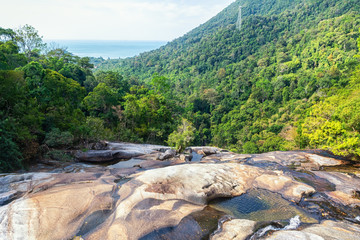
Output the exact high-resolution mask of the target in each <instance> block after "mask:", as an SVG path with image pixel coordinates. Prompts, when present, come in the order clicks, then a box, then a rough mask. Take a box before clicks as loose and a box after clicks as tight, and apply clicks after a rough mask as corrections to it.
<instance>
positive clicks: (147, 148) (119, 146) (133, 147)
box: [107, 142, 171, 154]
mask: <svg viewBox="0 0 360 240" xmlns="http://www.w3.org/2000/svg"><path fill="white" fill-rule="evenodd" d="M107 149H108V150H124V151H130V152H133V151H135V152H141V153H143V154H150V153H153V152H165V151H166V150H168V149H171V148H170V147H166V146H161V145H151V144H135V143H116V142H108V143H107Z"/></svg>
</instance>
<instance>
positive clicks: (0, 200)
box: [0, 191, 17, 206]
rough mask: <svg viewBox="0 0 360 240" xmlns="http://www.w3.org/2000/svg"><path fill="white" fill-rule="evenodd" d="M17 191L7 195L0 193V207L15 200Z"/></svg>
mask: <svg viewBox="0 0 360 240" xmlns="http://www.w3.org/2000/svg"><path fill="white" fill-rule="evenodd" d="M16 195H17V191H10V192H6V193H0V206H2V205H5V204H7V203H8V202H10V201H12V200H13V199H15V197H16Z"/></svg>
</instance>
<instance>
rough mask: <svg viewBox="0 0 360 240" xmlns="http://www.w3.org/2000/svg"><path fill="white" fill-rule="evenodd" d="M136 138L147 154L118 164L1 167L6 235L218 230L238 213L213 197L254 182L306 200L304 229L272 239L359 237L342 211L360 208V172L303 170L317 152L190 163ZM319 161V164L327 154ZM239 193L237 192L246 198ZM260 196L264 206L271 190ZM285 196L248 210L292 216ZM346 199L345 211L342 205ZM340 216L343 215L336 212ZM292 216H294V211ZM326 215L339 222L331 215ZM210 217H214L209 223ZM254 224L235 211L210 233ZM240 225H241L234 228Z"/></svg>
mask: <svg viewBox="0 0 360 240" xmlns="http://www.w3.org/2000/svg"><path fill="white" fill-rule="evenodd" d="M127 146H129V145H127ZM130 146H131V147H130V148H132V149H135V148H137V149H142V150H141V151H142V154H143V155H141V156H139V157H136V158H133V159H132V160H130V161H129V162H123V163H122V164H121V165H120V164H119V165H118V166H117V167H116V165H112V166H109V167H104V166H96V165H94V166H93V167H92V166H91V165H89V166H88V165H86V167H82V165H81V166H78V164H74V165H73V166H72V165H69V166H66V167H64V168H63V169H62V170H61V171H60V173H26V174H10V175H7V176H6V175H2V176H1V177H0V200H2V204H3V206H1V207H0V223H1V224H0V239H6V240H13V239H29V240H33V239H36V240H48V239H53V240H57V239H59V240H60V239H61V240H62V239H72V238H73V237H74V236H81V237H82V238H83V239H85V240H95V239H96V240H98V239H109V240H113V239H124V240H125V239H130V240H132V239H134V240H135V239H140V240H145V239H161V237H160V236H164V237H165V236H166V238H167V239H181V240H182V239H196V240H200V239H204V238H207V237H209V234H211V233H212V232H213V231H215V230H216V227H217V221H218V220H219V219H220V218H221V217H223V216H225V215H227V214H231V213H232V212H231V211H230V210H229V211H230V212H227V213H225V212H224V211H222V210H219V209H214V208H212V207H211V206H208V204H209V201H211V200H213V199H219V198H226V197H231V198H232V199H235V198H233V197H236V196H240V195H241V197H242V196H246V195H248V194H250V193H251V192H252V190H258V191H260V192H262V193H263V194H268V195H267V196H270V195H271V194H270V193H274V194H276V195H277V198H276V199H280V200H281V202H285V203H288V204H291V205H292V207H293V208H294V209H296V208H298V209H299V211H295V212H296V213H297V212H300V213H301V212H305V213H304V215H303V216H302V215H300V219H301V220H302V221H303V222H305V223H307V224H309V226H308V227H306V228H304V229H301V230H300V231H295V230H292V231H279V232H275V233H273V234H272V235H271V236H269V239H292V238H295V239H296V237H297V238H299V239H303V238H309V239H320V238H322V239H332V238H330V237H333V236H336V237H337V238H334V239H341V237H348V238H343V239H352V237H358V234H359V229H358V227H359V225H356V224H353V223H350V222H346V221H344V219H350V218H351V219H355V217H356V216H359V215H360V214H359V211H358V210H357V209H356V208H353V209H352V208H351V207H352V206H358V205H357V204H358V202H357V201H358V200H359V199H357V196H358V190H359V186H360V182H359V179H358V178H357V177H356V176H355V175H350V174H345V173H340V172H336V173H335V172H325V171H322V170H321V168H318V169H316V171H301V172H296V171H295V169H302V170H303V169H304V167H303V166H302V165H303V164H306V163H309V162H310V161H312V160H309V157H308V154H315V153H309V152H273V153H266V154H256V155H241V154H239V155H238V154H235V153H229V152H220V151H218V150H216V151H217V152H216V153H215V154H211V155H209V156H206V157H204V158H203V159H202V161H209V162H212V163H203V162H201V163H192V162H185V161H184V159H180V157H174V158H171V159H169V160H165V161H159V160H156V154H158V153H160V152H161V153H164V152H165V151H166V150H167V149H166V148H161V146H160V147H154V146H153V145H150V146H144V147H140V148H139V147H138V145H130ZM108 147H109V148H113V150H111V149H108V150H106V151H115V152H116V151H123V150H121V149H120V148H123V147H124V145H122V144H121V143H116V144H114V143H110V145H108ZM116 148H117V149H116ZM155 148H156V149H155ZM154 149H155V152H154ZM99 151H103V150H99ZM127 151H128V150H127ZM203 152H204V151H203ZM210 152H211V151H210ZM204 154H205V152H204ZM306 156H307V157H306ZM321 157H324V156H321ZM314 159H315V160H313V161H314V164H315V163H316V164H317V166H320V165H321V164H325V163H326V162H327V160H328V159H325V160H324V159H323V158H320V159H321V161H319V159H318V158H317V157H315V158H314ZM131 161H132V162H131ZM329 161H330V162H332V160H329ZM324 162H325V163H324ZM332 163H333V162H332ZM326 164H328V163H326ZM336 164H337V163H336ZM294 166H295V168H294ZM65 168H66V169H65ZM56 171H57V170H56ZM310 185H311V186H310ZM316 191H318V192H317V193H316V194H314V195H312V194H313V193H315V192H316ZM243 194H244V195H243ZM304 196H306V198H304ZM241 197H238V198H239V199H240V200H241ZM253 197H254V198H256V197H258V200H259V201H260V202H264V204H266V202H265V201H264V200H265V198H266V197H264V195H256V196H253ZM269 199H273V198H269ZM329 199H331V200H332V201H328V200H329ZM240 200H239V201H240ZM280 200H278V201H276V203H274V204H272V206H271V208H266V206H264V208H261V209H262V210H256V209H254V210H251V211H254V212H251V213H249V214H252V215H253V216H259V217H258V218H257V220H256V221H277V220H279V219H280V220H287V217H285V218H284V217H281V218H280V217H279V214H278V213H279V212H281V211H285V209H283V207H282V206H286V204H279V202H280ZM241 201H242V200H241ZM321 201H324V204H322V203H321ZM242 203H244V202H242ZM298 204H299V205H298ZM331 204H334V205H331ZM336 204H339V205H336ZM323 206H324V207H326V211H327V212H325V213H329V212H330V213H331V214H323V213H324V212H323V209H322V207H323ZM338 206H343V208H339V209H345V210H344V211H338V210H337V209H338V208H337V207H338ZM300 208H301V209H300ZM211 209H212V210H211ZM331 211H333V212H331ZM347 211H349V213H347ZM271 212H273V213H274V214H271ZM309 212H310V215H311V214H315V215H314V216H317V217H318V218H319V219H320V220H322V222H321V224H314V223H318V220H317V219H310V220H311V221H310V220H309V219H306V218H305V217H306V216H308V215H307V214H308V213H309ZM202 214H211V216H210V215H209V216H206V215H204V216H203V215H202ZM261 214H267V216H268V217H269V218H268V219H267V218H266V220H261V219H265V217H264V218H261ZM316 214H317V215H316ZM337 214H341V216H339V218H337ZM310 215H309V216H310ZM212 216H215V217H212ZM293 216H294V215H293V214H290V215H289V218H291V217H293ZM311 216H312V215H311ZM327 217H331V219H338V220H337V221H325V220H326V218H327ZM310 218H312V217H310ZM199 219H200V220H199ZM208 219H212V220H211V223H210V222H208ZM352 221H355V222H356V220H352ZM149 223H150V224H149ZM214 224H215V225H214ZM253 224H254V222H251V221H249V220H246V219H245V220H236V219H234V220H232V221H229V222H225V223H224V224H223V229H222V231H220V232H217V233H216V234H215V235H213V236H212V237H213V238H214V237H217V238H218V239H243V238H244V237H245V238H246V237H248V236H249V235H251V231H253V230H252V229H253ZM310 224H313V225H310ZM238 225H241V226H240V227H236V226H238ZM210 229H211V232H208V231H210ZM238 231H239V232H238ZM328 233H329V234H328ZM172 234H173V235H172ZM326 234H328V235H326ZM341 234H342V235H341ZM157 236H159V237H157ZM180 236H183V237H182V238H179V237H180ZM275 237H278V238H275ZM356 239H358V238H356Z"/></svg>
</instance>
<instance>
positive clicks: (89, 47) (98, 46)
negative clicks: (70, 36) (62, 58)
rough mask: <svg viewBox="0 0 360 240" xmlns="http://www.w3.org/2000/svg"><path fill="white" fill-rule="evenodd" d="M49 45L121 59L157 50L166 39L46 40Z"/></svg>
mask: <svg viewBox="0 0 360 240" xmlns="http://www.w3.org/2000/svg"><path fill="white" fill-rule="evenodd" d="M44 42H45V43H47V44H48V46H49V47H61V48H65V49H66V50H67V51H68V52H70V53H72V54H74V55H77V56H79V57H96V58H98V57H102V58H104V59H119V58H127V57H134V56H136V55H139V54H140V53H143V52H147V51H151V50H155V49H157V48H159V47H161V46H163V45H165V44H166V43H167V42H165V41H120V40H117V41H114V40H45V41H44Z"/></svg>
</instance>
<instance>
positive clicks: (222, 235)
mask: <svg viewBox="0 0 360 240" xmlns="http://www.w3.org/2000/svg"><path fill="white" fill-rule="evenodd" d="M255 224H256V222H254V221H250V220H247V219H233V220H230V221H226V222H224V223H223V224H222V226H221V230H220V231H219V232H218V233H216V234H215V235H213V236H212V237H211V238H210V240H245V239H247V237H248V236H249V235H251V234H252V233H253V232H254V227H255Z"/></svg>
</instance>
